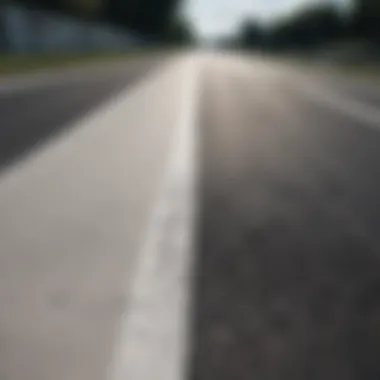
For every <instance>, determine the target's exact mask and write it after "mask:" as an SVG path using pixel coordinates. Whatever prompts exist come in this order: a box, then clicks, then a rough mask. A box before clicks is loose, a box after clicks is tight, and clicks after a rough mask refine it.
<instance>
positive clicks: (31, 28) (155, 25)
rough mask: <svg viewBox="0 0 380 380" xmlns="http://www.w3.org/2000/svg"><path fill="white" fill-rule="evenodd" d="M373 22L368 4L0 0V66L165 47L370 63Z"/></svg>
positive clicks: (347, 0) (377, 35)
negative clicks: (192, 46) (199, 47)
mask: <svg viewBox="0 0 380 380" xmlns="http://www.w3.org/2000/svg"><path fill="white" fill-rule="evenodd" d="M379 21H380V3H379V2H378V1H376V0H320V1H315V0H314V1H313V0H298V1H295V0H289V1H280V2H276V4H271V3H267V2H266V1H255V0H250V1H246V0H240V1H235V2H232V1H223V0H219V1H217V0H210V1H200V0H194V1H190V0H188V1H187V2H184V1H181V0H155V1H149V0H147V1H134V0H19V1H13V0H3V1H2V3H1V5H0V52H1V61H2V62H1V65H2V66H3V68H2V71H6V69H7V68H6V66H7V65H8V66H9V65H13V66H14V65H15V61H14V59H15V58H14V56H15V55H19V54H28V57H29V59H32V58H34V59H35V56H36V55H42V54H44V55H45V56H46V55H47V54H48V55H50V59H52V57H51V55H52V54H54V55H57V54H60V55H62V54H65V56H66V59H68V57H67V56H68V55H71V58H73V56H72V55H73V54H74V55H77V54H78V53H86V54H89V53H92V54H93V53H94V52H95V53H99V52H110V51H111V52H115V51H125V50H131V49H133V48H134V49H136V48H141V47H144V48H147V47H148V46H149V48H150V49H152V48H153V47H157V46H160V47H162V46H163V45H166V46H167V45H173V44H176V45H178V44H198V45H202V46H207V47H211V48H218V49H219V48H222V49H245V50H260V51H262V52H266V53H271V54H274V53H275V54H283V55H284V54H287V55H291V56H297V58H308V59H310V58H313V59H316V60H319V61H321V62H323V63H331V62H337V61H338V62H342V63H358V62H362V63H377V62H378V60H379V55H380V54H379V44H380V42H379V41H380V31H379V30H380V28H379V27H378V25H379ZM11 56H13V61H12V62H11V63H9V61H10V57H11ZM46 59H47V58H46V57H45V60H46ZM23 60H24V61H25V57H23ZM6 62H8V63H6ZM24 64H25V62H24ZM8 70H11V69H10V68H9V67H8Z"/></svg>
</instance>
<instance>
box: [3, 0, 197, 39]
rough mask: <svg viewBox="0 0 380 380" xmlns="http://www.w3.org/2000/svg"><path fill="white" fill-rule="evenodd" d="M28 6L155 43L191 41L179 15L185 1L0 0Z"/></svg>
mask: <svg viewBox="0 0 380 380" xmlns="http://www.w3.org/2000/svg"><path fill="white" fill-rule="evenodd" d="M0 1H3V2H4V1H8V2H13V3H18V4H21V5H23V6H26V7H32V8H38V9H45V10H50V11H54V12H58V13H64V14H70V15H73V16H76V17H80V18H83V19H85V20H94V21H100V22H106V23H110V24H112V25H117V26H120V27H125V28H126V29H127V30H130V31H134V32H136V33H138V34H141V35H142V36H145V37H147V38H151V39H152V40H168V41H171V40H173V41H174V40H179V41H183V40H188V39H189V38H190V37H191V34H192V32H191V28H190V25H189V24H188V22H187V20H185V19H184V18H183V17H181V16H180V11H179V10H180V6H181V2H182V0H0Z"/></svg>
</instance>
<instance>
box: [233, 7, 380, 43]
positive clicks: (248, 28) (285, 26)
mask: <svg viewBox="0 0 380 380" xmlns="http://www.w3.org/2000/svg"><path fill="white" fill-rule="evenodd" d="M345 39H346V40H365V41H366V42H370V43H371V44H374V45H376V46H378V47H380V1H379V0H356V3H355V5H354V7H353V8H352V9H351V11H349V12H344V11H342V9H341V8H338V7H337V6H335V5H334V4H332V3H327V2H324V3H323V4H321V3H319V4H313V5H309V6H308V7H304V8H302V9H300V10H299V11H297V12H295V13H293V14H292V15H290V16H287V17H284V18H282V19H279V20H277V21H276V22H274V23H272V24H270V25H269V26H268V25H267V26H263V25H262V24H260V23H259V22H257V21H256V20H252V19H248V20H245V21H244V22H243V23H242V24H241V27H240V29H239V33H238V36H237V42H238V44H239V45H240V46H241V47H247V48H261V49H271V50H290V49H295V50H307V49H315V48H318V47H321V46H324V45H327V44H329V43H333V42H335V41H341V40H345Z"/></svg>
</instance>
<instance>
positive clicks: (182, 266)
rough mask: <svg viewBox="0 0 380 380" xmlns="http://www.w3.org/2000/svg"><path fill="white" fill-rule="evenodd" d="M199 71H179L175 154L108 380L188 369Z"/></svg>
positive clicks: (137, 379) (153, 378) (173, 379)
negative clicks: (180, 92)
mask: <svg viewBox="0 0 380 380" xmlns="http://www.w3.org/2000/svg"><path fill="white" fill-rule="evenodd" d="M198 70H199V66H198V65H197V64H196V62H195V60H194V61H191V62H189V66H186V72H184V73H183V78H184V87H183V89H184V101H183V109H182V110H181V115H180V121H179V125H178V130H177V131H176V136H175V140H174V147H173V152H172V156H171V157H170V161H169V164H168V169H167V172H166V175H165V178H164V182H163V185H162V188H161V191H160V193H159V197H158V201H157V203H156V207H155V210H154V214H153V217H152V219H151V222H150V225H149V226H148V231H147V235H146V237H145V239H144V243H143V247H142V251H141V253H140V255H139V256H138V263H137V269H136V274H135V279H134V282H133V283H132V291H131V293H130V296H129V301H128V304H127V309H126V311H125V315H124V316H123V318H122V326H121V333H120V337H119V345H118V347H117V350H116V357H115V362H114V363H113V366H112V368H111V374H110V379H111V380H125V379H128V380H180V379H183V378H184V377H185V375H186V372H187V356H188V350H189V338H190V333H189V326H190V317H189V307H190V306H189V305H190V298H191V276H192V267H193V260H194V255H193V249H192V248H193V238H194V236H193V231H194V228H193V227H194V220H195V204H196V201H195V192H196V162H195V149H196V146H197V143H196V131H195V126H196V120H195V117H196V113H197V112H196V108H197V99H198V88H199V87H198V83H199V81H198ZM177 133H178V134H177Z"/></svg>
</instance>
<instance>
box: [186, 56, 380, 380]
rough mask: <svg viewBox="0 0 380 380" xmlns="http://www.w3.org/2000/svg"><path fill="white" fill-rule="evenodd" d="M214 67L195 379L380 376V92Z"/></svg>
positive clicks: (242, 64)
mask: <svg viewBox="0 0 380 380" xmlns="http://www.w3.org/2000/svg"><path fill="white" fill-rule="evenodd" d="M205 66H206V67H205V73H204V77H205V79H204V81H205V84H204V87H205V90H204V94H203V101H202V106H201V116H200V118H201V122H200V125H201V127H200V130H201V136H202V137H201V144H202V150H201V151H202V163H203V171H202V181H201V195H200V202H201V217H200V222H199V223H200V226H199V235H200V237H199V239H200V241H199V252H198V260H199V262H198V277H197V278H198V284H197V292H196V299H197V300H198V302H197V308H196V324H195V331H196V337H197V338H196V344H195V348H194V352H195V354H194V369H193V374H194V376H193V378H194V379H197V380H198V379H247V380H248V379H276V380H277V379H281V380H282V379H293V380H295V379H325V380H327V379H375V378H379V376H380V366H379V363H378V357H379V354H380V344H379V332H380V330H379V317H380V255H379V248H380V247H379V239H378V226H379V223H380V212H379V199H380V198H379V191H380V170H379V166H378V163H379V162H380V134H379V127H380V117H379V116H380V112H379V111H380V110H379V107H380V102H379V100H380V98H379V95H380V91H379V90H378V89H377V88H376V87H375V86H371V85H368V83H367V84H361V85H360V86H359V84H358V83H353V82H352V81H351V82H350V80H349V79H347V78H346V79H345V80H344V79H342V78H334V77H332V76H331V75H327V74H321V73H319V74H317V73H314V74H313V73H311V74H310V72H308V71H305V69H303V70H302V69H301V70H295V69H294V68H292V67H287V66H285V65H280V64H276V63H269V64H268V63H266V62H265V60H264V61H263V60H256V61H251V62H250V61H241V60H240V61H239V60H237V59H233V58H231V59H227V58H225V59H224V60H223V59H220V60H213V61H211V62H209V63H208V64H206V65H205Z"/></svg>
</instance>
